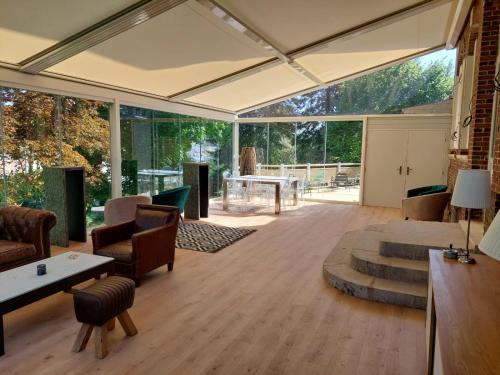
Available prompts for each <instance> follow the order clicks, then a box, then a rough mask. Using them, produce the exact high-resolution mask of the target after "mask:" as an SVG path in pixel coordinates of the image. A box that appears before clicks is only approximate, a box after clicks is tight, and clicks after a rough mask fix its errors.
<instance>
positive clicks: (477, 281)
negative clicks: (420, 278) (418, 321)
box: [426, 250, 500, 375]
mask: <svg viewBox="0 0 500 375" xmlns="http://www.w3.org/2000/svg"><path fill="white" fill-rule="evenodd" d="M474 258H475V259H476V261H477V264H474V265H464V264H461V263H459V262H458V261H456V260H448V259H444V258H443V256H442V252H441V251H440V250H431V251H430V254H429V261H430V267H429V299H428V302H427V320H426V332H427V373H428V374H434V375H438V374H450V375H452V374H469V375H473V374H482V375H488V374H491V375H493V374H496V375H497V374H500V321H499V320H498V316H499V315H500V262H499V261H497V260H495V259H493V258H490V257H488V256H486V255H474Z"/></svg>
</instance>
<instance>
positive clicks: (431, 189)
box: [406, 185, 448, 198]
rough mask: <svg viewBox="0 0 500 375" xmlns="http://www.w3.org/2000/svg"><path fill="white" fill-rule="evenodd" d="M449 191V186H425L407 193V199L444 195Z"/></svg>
mask: <svg viewBox="0 0 500 375" xmlns="http://www.w3.org/2000/svg"><path fill="white" fill-rule="evenodd" d="M446 190H448V186H446V185H431V186H424V187H419V188H415V189H410V190H408V191H407V192H406V198H411V197H420V196H422V195H429V194H436V193H444V192H445V191H446Z"/></svg>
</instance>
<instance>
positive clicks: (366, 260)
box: [351, 249, 429, 284]
mask: <svg viewBox="0 0 500 375" xmlns="http://www.w3.org/2000/svg"><path fill="white" fill-rule="evenodd" d="M351 268H353V269H354V270H356V271H359V272H361V273H365V274H367V275H371V276H375V277H378V278H381V279H389V280H397V281H405V282H410V283H423V284H426V283H427V279H428V268H429V267H428V262H427V261H423V260H409V259H400V258H388V257H384V256H382V255H380V254H379V252H378V251H377V250H375V251H374V250H370V249H352V251H351Z"/></svg>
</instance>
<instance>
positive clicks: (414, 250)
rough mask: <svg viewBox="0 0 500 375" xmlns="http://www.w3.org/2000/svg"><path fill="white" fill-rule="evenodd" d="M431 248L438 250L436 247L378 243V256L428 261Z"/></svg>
mask: <svg viewBox="0 0 500 375" xmlns="http://www.w3.org/2000/svg"><path fill="white" fill-rule="evenodd" d="M431 248H432V249H440V248H439V247H436V246H427V245H413V244H403V243H396V242H387V241H380V255H383V256H385V257H393V258H402V259H410V260H429V249H431Z"/></svg>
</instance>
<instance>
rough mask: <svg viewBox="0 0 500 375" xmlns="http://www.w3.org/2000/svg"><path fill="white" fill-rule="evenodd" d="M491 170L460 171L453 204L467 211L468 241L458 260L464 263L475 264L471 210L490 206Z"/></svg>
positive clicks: (452, 200)
mask: <svg viewBox="0 0 500 375" xmlns="http://www.w3.org/2000/svg"><path fill="white" fill-rule="evenodd" d="M490 186H491V181H490V172H489V171H487V170H483V169H461V170H459V171H458V175H457V180H456V182H455V188H454V189H453V196H452V197H451V205H452V206H456V207H462V208H465V209H466V212H467V242H466V243H465V249H464V250H463V251H462V252H461V254H460V256H459V258H458V261H459V262H461V263H464V264H474V263H475V261H474V259H473V258H471V256H470V251H469V238H470V210H471V209H484V208H487V207H489V206H490V200H491V191H490V188H491V187H490Z"/></svg>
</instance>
